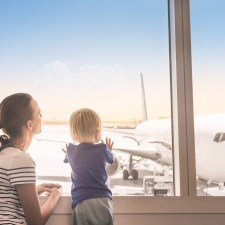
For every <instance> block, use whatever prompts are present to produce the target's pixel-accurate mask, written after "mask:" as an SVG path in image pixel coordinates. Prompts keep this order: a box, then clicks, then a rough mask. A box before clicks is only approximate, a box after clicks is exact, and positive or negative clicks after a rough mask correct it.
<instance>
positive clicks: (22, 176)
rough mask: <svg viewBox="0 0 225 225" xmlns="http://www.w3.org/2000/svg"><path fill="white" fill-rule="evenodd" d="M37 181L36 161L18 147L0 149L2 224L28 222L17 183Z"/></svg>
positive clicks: (0, 208)
mask: <svg viewBox="0 0 225 225" xmlns="http://www.w3.org/2000/svg"><path fill="white" fill-rule="evenodd" d="M28 183H36V173H35V162H34V161H33V159H32V158H31V156H30V155H29V154H28V153H26V152H24V151H21V150H20V149H18V148H14V147H8V148H5V149H4V150H2V151H0V224H1V225H6V224H27V222H26V218H25V215H24V211H23V208H22V207H21V204H20V201H19V198H18V195H17V191H16V187H15V186H16V185H19V184H28Z"/></svg>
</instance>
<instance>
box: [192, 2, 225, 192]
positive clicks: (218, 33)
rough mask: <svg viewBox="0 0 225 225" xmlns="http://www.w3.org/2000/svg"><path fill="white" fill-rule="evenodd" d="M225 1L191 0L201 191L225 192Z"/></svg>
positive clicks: (197, 157) (196, 126)
mask: <svg viewBox="0 0 225 225" xmlns="http://www.w3.org/2000/svg"><path fill="white" fill-rule="evenodd" d="M224 10H225V2H224V1H222V0H216V1H203V0H202V1H193V0H192V1H191V28H192V32H191V34H192V60H193V89H194V93H193V94H194V113H195V151H196V173H197V176H198V179H197V183H198V187H197V188H198V195H220V196H221V195H224V194H225V190H224V188H223V187H224V180H225V142H224V132H225V114H224V113H225V101H224V96H225V89H224V82H225V76H224V75H225V72H224V71H225V65H224V59H225V32H224V27H225V16H224Z"/></svg>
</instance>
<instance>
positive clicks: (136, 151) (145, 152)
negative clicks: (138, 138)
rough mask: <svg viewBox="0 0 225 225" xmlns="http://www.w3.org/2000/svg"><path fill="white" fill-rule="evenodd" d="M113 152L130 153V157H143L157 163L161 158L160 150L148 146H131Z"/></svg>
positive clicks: (118, 148)
mask: <svg viewBox="0 0 225 225" xmlns="http://www.w3.org/2000/svg"><path fill="white" fill-rule="evenodd" d="M113 151H119V152H124V153H128V154H130V155H134V156H138V157H142V158H147V159H151V160H154V161H156V160H157V159H159V158H160V157H161V154H160V153H159V151H158V150H156V149H154V148H151V149H150V148H149V147H146V146H134V147H133V146H132V147H131V146H129V147H128V148H125V147H114V148H113Z"/></svg>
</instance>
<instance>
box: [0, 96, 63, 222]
mask: <svg viewBox="0 0 225 225" xmlns="http://www.w3.org/2000/svg"><path fill="white" fill-rule="evenodd" d="M41 117H42V115H41V112H40V108H39V106H38V103H37V102H36V101H35V100H34V99H33V98H32V96H31V95H29V94H26V93H16V94H13V95H10V96H8V97H6V98H5V99H4V100H3V101H2V102H1V103H0V130H2V132H3V134H2V135H0V224H1V225H3V224H29V225H43V224H45V223H46V222H47V220H48V218H49V217H50V215H51V213H52V211H53V209H54V207H55V205H56V203H57V202H58V200H59V198H60V196H61V188H60V185H56V184H42V185H39V186H36V173H35V163H34V161H33V159H32V158H31V157H30V155H29V154H28V153H27V150H28V147H29V145H30V143H31V141H32V138H33V136H34V135H35V134H37V133H40V132H41ZM45 191H47V192H48V193H49V196H48V198H47V199H46V201H45V202H44V203H43V204H42V205H40V203H39V198H38V194H40V193H42V192H45Z"/></svg>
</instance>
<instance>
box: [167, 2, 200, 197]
mask: <svg viewBox="0 0 225 225" xmlns="http://www.w3.org/2000/svg"><path fill="white" fill-rule="evenodd" d="M168 3H169V4H168V6H169V36H170V38H169V40H170V71H171V98H172V100H171V101H172V127H173V129H172V131H173V151H174V155H173V157H174V175H175V193H176V195H178V196H195V195H196V176H195V153H194V152H195V151H194V125H193V124H194V122H193V98H192V74H191V70H192V69H191V44H190V15H189V1H188V0H169V1H168Z"/></svg>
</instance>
